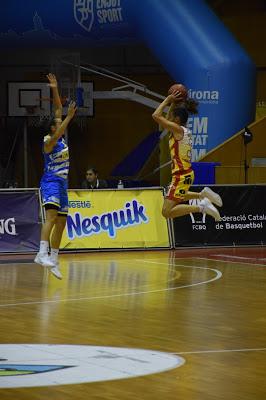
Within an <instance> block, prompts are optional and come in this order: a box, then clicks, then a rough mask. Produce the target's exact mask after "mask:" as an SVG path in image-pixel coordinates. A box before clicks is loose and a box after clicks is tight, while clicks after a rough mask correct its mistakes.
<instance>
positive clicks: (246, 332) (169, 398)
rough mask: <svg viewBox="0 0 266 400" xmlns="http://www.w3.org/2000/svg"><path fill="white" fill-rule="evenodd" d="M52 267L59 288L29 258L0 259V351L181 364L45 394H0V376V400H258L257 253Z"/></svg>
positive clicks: (83, 260)
mask: <svg viewBox="0 0 266 400" xmlns="http://www.w3.org/2000/svg"><path fill="white" fill-rule="evenodd" d="M60 260H61V266H62V271H63V274H64V280H63V281H62V282H60V281H58V280H56V279H55V278H54V277H53V276H50V275H48V273H47V271H46V270H44V269H42V268H41V267H39V266H37V265H34V264H33V263H32V262H31V260H30V259H29V256H24V257H22V256H21V257H19V258H11V257H8V256H1V257H0V274H1V275H0V276H1V281H0V289H1V290H0V293H1V294H0V315H1V320H0V321H1V324H0V341H1V343H2V344H5V343H7V344H20V343H32V344H68V345H90V346H111V347H123V348H130V349H132V348H133V349H134V348H137V349H147V350H153V351H162V352H166V353H174V354H176V355H179V356H181V357H183V358H184V360H185V364H184V365H182V366H180V367H178V368H174V369H171V370H169V371H166V372H162V373H157V374H152V375H147V376H142V377H135V378H130V379H123V380H113V381H105V382H98V383H86V384H77V385H61V386H49V387H33V388H17V389H13V388H12V389H6V388H5V389H4V388H2V389H1V377H0V400H7V399H8V400H20V399H23V400H24V399H25V400H35V399H36V400H37V399H42V400H46V399H52V400H67V399H75V400H85V399H86V400H87V399H91V400H94V399H97V400H98V399H101V400H115V399H119V400H140V399H141V400H150V399H152V400H177V399H180V400H181V399H182V400H264V399H266V249H265V248H251V249H221V248H220V249H211V250H187V251H173V252H169V251H157V252H155V251H153V252H149V251H147V252H119V253H111V252H106V253H89V254H67V255H62V256H61V258H60ZM0 358H1V354H0ZM106 362H108V360H107V361H106ZM0 368H1V366H0ZM14 379H15V378H14Z"/></svg>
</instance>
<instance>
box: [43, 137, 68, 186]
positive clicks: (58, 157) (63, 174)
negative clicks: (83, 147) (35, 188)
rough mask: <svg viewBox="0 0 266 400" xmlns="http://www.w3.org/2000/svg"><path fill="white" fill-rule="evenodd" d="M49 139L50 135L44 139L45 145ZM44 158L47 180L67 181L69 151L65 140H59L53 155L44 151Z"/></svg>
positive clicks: (52, 152)
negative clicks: (54, 178) (56, 178)
mask: <svg viewBox="0 0 266 400" xmlns="http://www.w3.org/2000/svg"><path fill="white" fill-rule="evenodd" d="M49 138H50V136H49V135H47V136H45V137H44V140H43V142H44V144H45V142H46V141H47V140H48V139H49ZM43 156H44V176H45V177H46V178H53V177H58V178H62V179H67V177H68V171H69V151H68V146H67V144H66V142H65V140H64V139H63V138H60V139H58V141H57V143H56V145H55V146H54V148H53V150H52V151H51V153H45V152H44V150H43Z"/></svg>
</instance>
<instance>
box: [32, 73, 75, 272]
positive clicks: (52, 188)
mask: <svg viewBox="0 0 266 400" xmlns="http://www.w3.org/2000/svg"><path fill="white" fill-rule="evenodd" d="M47 77H48V80H49V86H50V87H51V88H52V92H53V101H54V113H55V118H54V120H53V121H52V122H51V124H50V126H49V132H48V134H47V135H46V136H45V137H44V143H43V155H44V164H45V166H44V174H43V176H42V179H41V195H42V201H43V206H44V208H45V213H46V220H45V223H44V224H43V226H42V231H41V242H40V250H39V252H38V254H37V255H36V257H35V262H36V263H38V264H41V265H43V266H45V267H49V268H50V271H51V272H52V273H53V275H55V276H56V277H57V278H58V279H62V274H61V272H60V269H59V264H58V252H59V246H60V242H61V239H62V235H63V231H64V229H65V225H66V217H67V213H68V196H67V187H68V183H67V178H68V171H69V151H68V146H67V144H66V142H65V140H64V138H63V135H64V132H65V130H66V128H67V126H68V124H69V122H70V121H71V119H72V118H73V117H74V115H75V113H76V104H75V103H74V102H71V103H70V104H69V107H68V112H67V116H66V118H65V119H64V121H62V104H61V100H60V97H59V93H58V86H57V80H56V77H55V76H54V75H52V74H49V75H48V76H47ZM51 233H52V235H51ZM49 242H50V245H51V255H50V256H49V255H48V249H49Z"/></svg>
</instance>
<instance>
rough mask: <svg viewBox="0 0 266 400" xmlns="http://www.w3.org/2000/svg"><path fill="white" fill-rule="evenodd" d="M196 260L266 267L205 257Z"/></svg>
mask: <svg viewBox="0 0 266 400" xmlns="http://www.w3.org/2000/svg"><path fill="white" fill-rule="evenodd" d="M196 259H197V260H206V261H214V262H221V263H226V264H228V263H229V262H230V263H231V264H241V265H252V266H255V267H264V268H265V267H266V264H255V263H251V262H250V263H245V262H243V261H231V260H228V261H226V260H219V259H218V260H217V259H216V258H205V257H196Z"/></svg>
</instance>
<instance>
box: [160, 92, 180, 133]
mask: <svg viewBox="0 0 266 400" xmlns="http://www.w3.org/2000/svg"><path fill="white" fill-rule="evenodd" d="M177 99H178V93H176V94H174V95H170V96H167V97H166V98H165V99H164V101H163V102H162V103H161V104H160V105H159V106H158V108H157V109H156V110H155V111H154V113H153V114H152V118H153V119H154V121H156V122H157V123H158V124H159V125H161V126H162V127H163V128H164V129H167V130H168V131H170V132H171V133H173V135H174V137H175V139H176V140H181V139H182V138H183V136H184V130H183V128H182V127H181V126H180V125H178V124H177V123H176V122H172V121H169V120H168V119H167V118H165V117H164V116H163V111H164V109H165V107H166V106H168V105H169V104H172V103H173V102H174V101H176V100H177Z"/></svg>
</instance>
